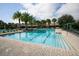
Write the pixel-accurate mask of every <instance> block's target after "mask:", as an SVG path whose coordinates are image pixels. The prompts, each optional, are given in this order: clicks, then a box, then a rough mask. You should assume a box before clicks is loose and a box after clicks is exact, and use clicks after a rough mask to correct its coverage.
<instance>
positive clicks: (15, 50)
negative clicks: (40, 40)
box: [0, 29, 79, 56]
mask: <svg viewBox="0 0 79 59" xmlns="http://www.w3.org/2000/svg"><path fill="white" fill-rule="evenodd" d="M56 31H58V32H61V33H62V35H64V37H65V39H64V40H65V41H66V42H67V43H68V44H69V45H71V46H72V49H70V50H68V49H63V48H55V47H51V46H46V45H42V44H33V43H23V42H20V41H16V40H9V39H7V38H3V37H0V56H79V37H77V36H75V35H74V34H73V33H70V32H66V31H64V30H62V29H56Z"/></svg>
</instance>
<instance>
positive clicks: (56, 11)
mask: <svg viewBox="0 0 79 59" xmlns="http://www.w3.org/2000/svg"><path fill="white" fill-rule="evenodd" d="M78 6H79V4H77V3H76V4H73V3H72V4H61V3H43V4H41V3H40V4H36V3H28V4H25V3H2V4H1V3H0V20H3V21H4V22H6V23H9V22H17V21H14V20H13V19H12V16H13V14H14V12H16V11H20V12H22V13H23V12H28V13H30V14H31V15H33V16H34V17H36V18H37V19H47V18H50V19H51V18H54V17H56V18H58V17H60V16H61V15H63V14H71V15H72V16H74V18H75V19H79V13H78V11H79V8H78Z"/></svg>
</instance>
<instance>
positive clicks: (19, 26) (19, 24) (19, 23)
mask: <svg viewBox="0 0 79 59" xmlns="http://www.w3.org/2000/svg"><path fill="white" fill-rule="evenodd" d="M19 29H20V19H19Z"/></svg>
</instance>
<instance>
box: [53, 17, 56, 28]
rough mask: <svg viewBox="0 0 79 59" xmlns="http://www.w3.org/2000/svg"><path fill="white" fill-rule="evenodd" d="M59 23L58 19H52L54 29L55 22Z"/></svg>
mask: <svg viewBox="0 0 79 59" xmlns="http://www.w3.org/2000/svg"><path fill="white" fill-rule="evenodd" d="M56 21H57V19H56V18H53V19H52V22H54V27H55V22H56Z"/></svg>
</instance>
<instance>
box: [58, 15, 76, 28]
mask: <svg viewBox="0 0 79 59" xmlns="http://www.w3.org/2000/svg"><path fill="white" fill-rule="evenodd" d="M58 23H59V25H60V26H61V27H62V28H65V29H67V27H66V25H67V24H68V23H75V20H74V18H73V16H71V15H63V16H61V17H60V18H58Z"/></svg>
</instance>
